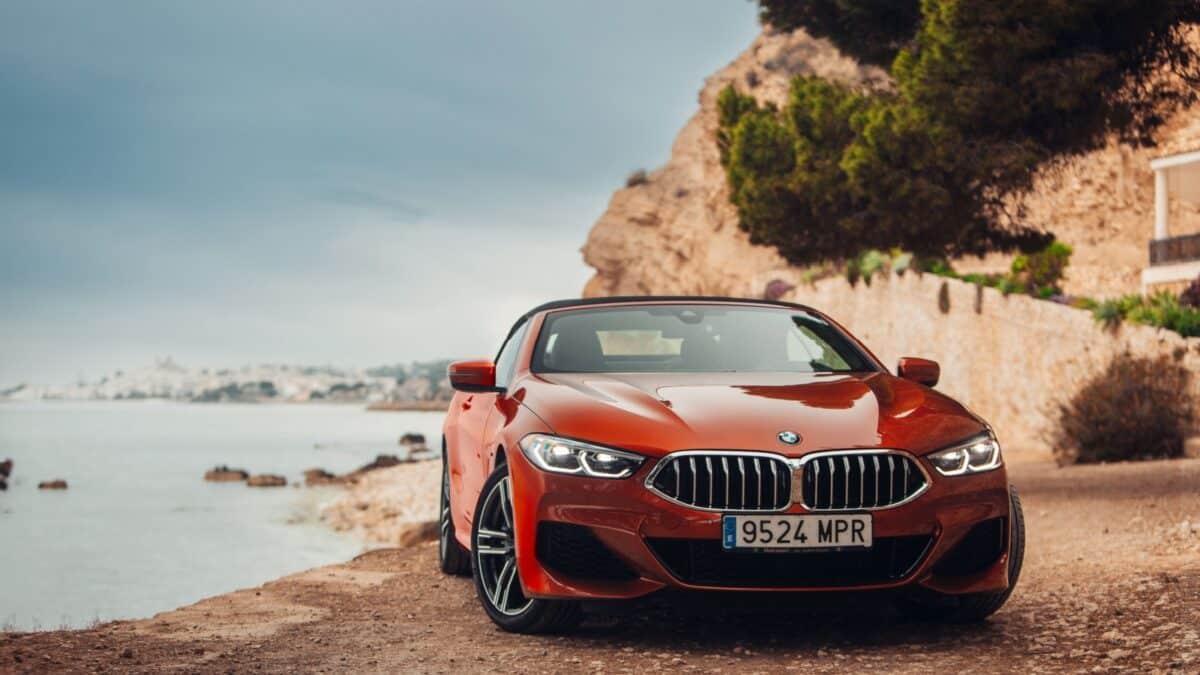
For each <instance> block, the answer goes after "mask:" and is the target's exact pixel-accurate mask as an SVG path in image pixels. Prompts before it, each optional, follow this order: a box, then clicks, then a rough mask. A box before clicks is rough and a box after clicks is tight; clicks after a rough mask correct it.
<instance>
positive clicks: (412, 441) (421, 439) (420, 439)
mask: <svg viewBox="0 0 1200 675" xmlns="http://www.w3.org/2000/svg"><path fill="white" fill-rule="evenodd" d="M400 445H408V446H414V445H420V446H424V445H425V434H418V433H417V432H415V431H410V432H408V433H406V434H404V435H403V436H401V437H400Z"/></svg>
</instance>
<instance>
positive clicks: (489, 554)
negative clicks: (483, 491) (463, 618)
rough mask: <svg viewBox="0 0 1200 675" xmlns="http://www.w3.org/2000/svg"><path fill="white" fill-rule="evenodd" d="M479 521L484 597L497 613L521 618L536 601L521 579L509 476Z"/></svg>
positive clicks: (477, 544)
mask: <svg viewBox="0 0 1200 675" xmlns="http://www.w3.org/2000/svg"><path fill="white" fill-rule="evenodd" d="M478 517H479V525H478V526H477V527H476V530H475V565H476V568H477V570H478V573H479V580H480V582H481V583H482V585H483V591H484V595H485V596H486V598H487V600H488V602H489V603H490V604H491V605H492V607H493V608H495V609H496V611H498V612H500V613H502V614H505V615H508V616H515V615H517V614H520V613H521V612H524V611H525V610H526V609H528V608H529V606H530V605H531V604H533V600H532V599H531V598H528V597H526V596H525V593H524V591H522V590H521V580H520V578H519V577H518V576H517V551H516V548H515V541H514V539H513V517H512V495H511V493H510V490H509V482H508V477H507V476H505V477H504V478H502V479H500V480H499V481H497V482H496V483H495V484H494V485H493V486H492V489H491V491H490V492H489V493H488V495H487V497H486V499H485V500H484V502H483V508H482V509H481V510H480V513H479V516H478ZM443 531H444V530H443Z"/></svg>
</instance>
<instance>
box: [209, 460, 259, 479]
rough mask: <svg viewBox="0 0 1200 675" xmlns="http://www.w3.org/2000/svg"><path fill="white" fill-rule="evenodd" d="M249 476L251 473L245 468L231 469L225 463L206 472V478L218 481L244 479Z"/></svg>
mask: <svg viewBox="0 0 1200 675" xmlns="http://www.w3.org/2000/svg"><path fill="white" fill-rule="evenodd" d="M249 477H250V473H249V472H247V471H246V470H245V469H231V468H229V467H227V466H225V465H224V464H222V465H221V466H218V467H214V468H212V469H209V470H208V471H205V472H204V480H209V481H213V482H216V483H230V482H236V481H243V480H246V479H247V478H249Z"/></svg>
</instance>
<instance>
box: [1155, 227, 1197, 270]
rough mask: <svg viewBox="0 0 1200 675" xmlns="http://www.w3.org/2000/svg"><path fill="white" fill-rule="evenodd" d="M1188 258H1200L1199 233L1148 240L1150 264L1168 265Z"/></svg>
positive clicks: (1188, 259) (1185, 260)
mask: <svg viewBox="0 0 1200 675" xmlns="http://www.w3.org/2000/svg"><path fill="white" fill-rule="evenodd" d="M1190 260H1200V233H1197V234H1185V235H1181V236H1178V237H1168V238H1166V239H1155V240H1153V241H1151V242H1150V264H1151V265H1169V264H1171V263H1178V262H1187V261H1190Z"/></svg>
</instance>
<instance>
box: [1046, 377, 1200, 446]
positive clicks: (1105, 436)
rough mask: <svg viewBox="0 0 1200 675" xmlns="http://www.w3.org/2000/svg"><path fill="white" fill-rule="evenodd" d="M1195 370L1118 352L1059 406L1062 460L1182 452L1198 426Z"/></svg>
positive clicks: (1056, 443)
mask: <svg viewBox="0 0 1200 675" xmlns="http://www.w3.org/2000/svg"><path fill="white" fill-rule="evenodd" d="M1190 378H1191V373H1189V372H1188V370H1187V369H1186V368H1184V367H1183V366H1181V365H1179V364H1178V363H1176V362H1175V361H1172V360H1171V359H1169V358H1167V357H1160V358H1158V359H1150V358H1134V357H1132V356H1130V355H1125V356H1121V357H1118V358H1116V359H1114V360H1113V361H1112V363H1110V364H1109V366H1108V368H1107V369H1106V370H1105V371H1104V372H1103V373H1100V374H1098V375H1096V376H1095V377H1093V378H1092V379H1091V380H1090V381H1088V382H1087V383H1085V384H1084V386H1083V387H1082V388H1081V389H1080V390H1079V391H1078V392H1076V394H1075V395H1074V396H1072V397H1071V398H1070V400H1068V401H1066V402H1065V403H1062V404H1060V405H1059V410H1058V420H1057V422H1058V424H1057V428H1056V430H1055V433H1054V439H1053V440H1054V455H1055V459H1057V460H1058V462H1059V464H1071V463H1075V462H1079V463H1085V462H1113V461H1120V460H1137V459H1154V458H1160V457H1178V456H1180V455H1181V454H1183V441H1184V439H1185V438H1187V437H1188V435H1189V434H1190V433H1192V432H1193V431H1194V430H1195V425H1196V422H1197V417H1196V415H1197V413H1196V408H1197V405H1198V403H1200V402H1198V401H1196V400H1195V398H1194V397H1193V396H1192V394H1191V389H1190V388H1189V386H1188V385H1189V382H1190Z"/></svg>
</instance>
